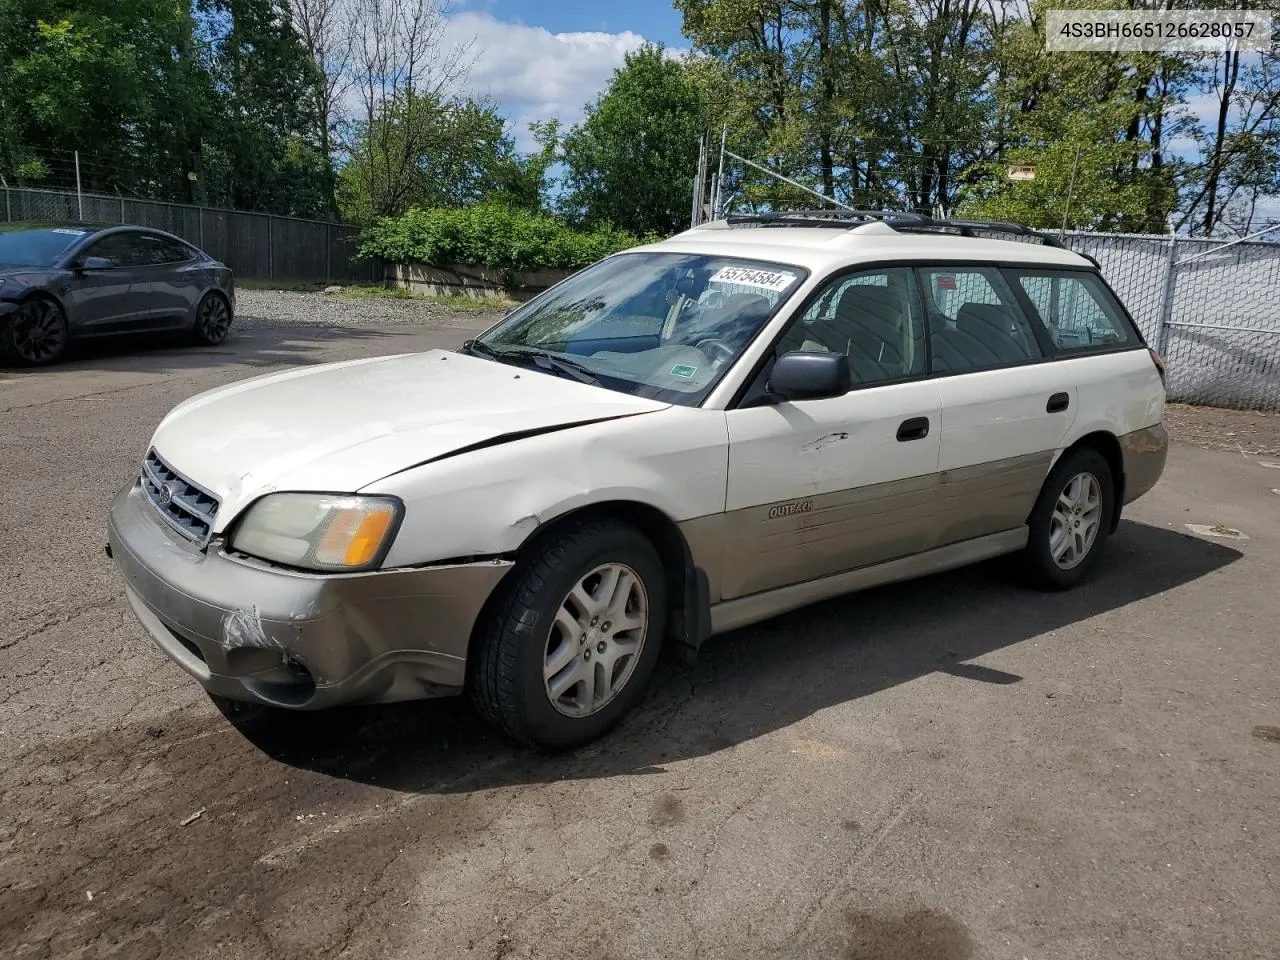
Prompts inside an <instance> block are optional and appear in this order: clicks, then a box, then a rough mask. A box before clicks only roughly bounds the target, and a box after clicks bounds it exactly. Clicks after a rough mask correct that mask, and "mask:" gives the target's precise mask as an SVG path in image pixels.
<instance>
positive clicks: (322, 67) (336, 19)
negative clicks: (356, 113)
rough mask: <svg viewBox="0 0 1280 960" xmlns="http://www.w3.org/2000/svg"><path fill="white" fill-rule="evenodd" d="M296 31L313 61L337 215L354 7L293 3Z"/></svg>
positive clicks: (319, 136)
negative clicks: (338, 145) (337, 162)
mask: <svg viewBox="0 0 1280 960" xmlns="http://www.w3.org/2000/svg"><path fill="white" fill-rule="evenodd" d="M290 8H291V10H292V13H293V16H292V23H293V28H294V29H295V30H296V31H297V32H298V39H299V41H300V42H301V44H302V49H303V51H304V52H305V53H306V55H307V58H308V59H309V60H310V61H311V66H312V73H311V77H312V80H311V84H312V85H311V119H312V122H313V123H314V124H315V139H316V144H317V146H318V148H319V152H320V163H321V164H322V171H323V176H324V180H325V200H326V206H327V207H328V210H329V213H330V215H331V216H335V217H336V216H337V215H338V201H337V195H336V187H337V172H336V171H335V169H334V152H335V150H334V148H335V142H336V135H337V132H338V129H339V126H340V124H341V123H342V119H343V100H344V98H345V97H346V95H347V94H348V93H349V92H350V90H351V84H352V78H351V72H350V66H351V56H352V36H351V33H352V29H351V7H350V4H349V3H347V2H346V0H290Z"/></svg>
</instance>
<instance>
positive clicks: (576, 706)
mask: <svg viewBox="0 0 1280 960" xmlns="http://www.w3.org/2000/svg"><path fill="white" fill-rule="evenodd" d="M614 571H617V574H618V576H617V579H616V580H615V579H613V572H614ZM606 578H609V579H606ZM628 578H632V579H628ZM609 583H614V584H615V590H614V595H615V596H616V597H617V598H618V600H615V601H614V602H613V603H612V604H610V602H609V597H608V596H606V594H607V593H608V592H609V586H608V585H609ZM498 591H499V592H498V593H497V594H496V595H495V597H494V601H493V602H492V603H491V604H490V606H489V609H488V610H487V611H486V613H485V615H484V618H483V619H482V621H481V624H480V626H479V629H478V631H477V635H476V639H475V643H474V647H473V654H472V660H473V666H472V670H471V676H470V678H469V683H468V686H469V688H470V692H471V698H472V701H473V702H474V703H475V705H476V707H477V709H478V710H479V712H480V714H481V715H482V716H483V717H484V718H485V719H486V720H488V721H489V722H490V723H491V724H492V725H494V726H495V727H497V728H498V729H499V730H500V731H502V732H503V733H504V734H506V735H507V736H508V737H510V738H511V739H513V740H516V741H517V742H519V743H522V744H525V745H527V746H531V747H534V748H536V749H540V750H549V751H550V750H564V749H567V748H570V747H575V746H578V745H580V744H584V743H587V742H588V741H590V740H594V739H596V738H597V737H599V736H601V735H602V734H604V733H605V731H607V730H608V729H609V728H610V727H612V726H613V725H614V724H615V723H617V722H618V720H620V719H621V718H622V717H623V716H624V715H625V714H626V713H627V712H628V711H630V710H631V709H632V707H634V706H635V705H636V703H637V702H638V701H639V700H640V698H641V697H642V696H643V695H644V692H645V688H646V687H647V686H648V685H649V681H650V679H651V678H652V676H653V670H654V667H655V665H656V664H657V661H658V655H659V652H660V647H661V644H662V635H663V628H664V625H665V623H666V613H667V587H666V577H665V575H664V572H663V567H662V560H661V558H660V557H659V556H658V552H657V550H655V549H654V547H653V544H652V543H650V542H649V540H648V539H647V538H645V537H644V536H643V535H642V534H641V533H640V532H639V531H638V530H636V529H635V528H634V527H631V526H629V525H627V524H624V523H621V522H617V521H613V520H581V521H578V522H575V523H572V524H571V525H569V526H567V527H566V528H565V529H563V530H560V531H555V532H553V533H551V534H550V535H549V536H547V537H546V538H544V539H542V540H540V541H538V542H536V543H535V544H534V545H533V546H532V547H531V548H530V550H529V551H528V553H527V554H526V555H524V556H522V557H521V558H520V560H519V561H518V563H517V565H516V567H515V569H514V570H513V571H512V574H511V575H510V576H508V577H507V578H506V579H504V580H503V582H502V583H501V584H500V585H499V587H498ZM619 601H620V602H619ZM609 617H613V620H610V619H608V618H609ZM614 621H617V622H618V623H637V624H638V625H637V626H632V627H630V628H627V627H621V628H620V627H619V626H617V624H616V623H615V622H614ZM584 637H585V638H586V639H585V640H584V639H583V638H584ZM628 650H630V651H631V652H630V653H629V654H628V652H627V651H628ZM597 686H598V687H599V691H598V692H597V691H596V687H597ZM589 692H590V693H592V694H593V696H590V697H588V693H589ZM557 693H559V696H558V697H556V694H557Z"/></svg>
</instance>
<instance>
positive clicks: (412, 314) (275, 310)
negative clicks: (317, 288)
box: [236, 290, 503, 327]
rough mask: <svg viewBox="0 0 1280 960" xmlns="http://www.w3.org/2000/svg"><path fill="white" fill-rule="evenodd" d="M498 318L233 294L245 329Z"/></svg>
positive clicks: (301, 296)
mask: <svg viewBox="0 0 1280 960" xmlns="http://www.w3.org/2000/svg"><path fill="white" fill-rule="evenodd" d="M502 316H503V311H502V310H501V309H497V310H492V311H490V310H482V311H471V310H456V309H453V308H451V307H447V306H445V305H443V304H440V303H437V302H435V301H434V300H429V299H425V298H423V299H410V298H407V297H405V298H396V297H386V298H374V297H370V298H367V299H366V298H356V297H343V296H326V295H325V294H323V293H310V292H297V291H292V290H237V291H236V323H237V324H243V325H244V326H255V325H267V326H276V325H279V324H282V323H298V324H309V325H314V326H322V327H327V326H346V327H349V326H370V325H375V324H376V325H380V326H381V325H386V324H397V323H402V324H430V325H432V326H447V325H451V324H456V323H465V324H467V325H469V326H480V325H488V324H490V323H495V322H497V321H498V320H501V319H502Z"/></svg>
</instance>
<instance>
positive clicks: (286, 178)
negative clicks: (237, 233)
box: [202, 0, 330, 216]
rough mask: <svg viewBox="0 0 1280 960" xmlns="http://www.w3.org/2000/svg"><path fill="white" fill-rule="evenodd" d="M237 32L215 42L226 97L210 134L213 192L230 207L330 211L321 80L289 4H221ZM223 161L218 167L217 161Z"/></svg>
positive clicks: (214, 62)
mask: <svg viewBox="0 0 1280 960" xmlns="http://www.w3.org/2000/svg"><path fill="white" fill-rule="evenodd" d="M221 2H222V3H223V4H224V6H223V7H222V10H223V11H225V14H226V16H227V18H228V21H229V29H228V30H227V31H226V32H225V34H222V35H221V36H218V37H216V38H215V39H213V40H212V41H211V56H210V72H211V74H212V77H213V79H214V82H215V85H216V89H217V90H218V92H219V93H220V94H221V96H220V99H219V101H218V103H217V104H216V109H217V121H216V123H215V124H214V125H213V126H211V127H210V128H209V129H207V130H205V131H204V132H203V137H202V140H203V143H204V151H205V158H204V162H203V164H202V165H203V168H204V179H205V181H206V183H207V189H208V195H209V196H211V197H213V198H215V200H216V202H218V203H219V204H221V205H225V206H232V207H240V208H245V209H250V210H263V209H266V210H274V211H277V212H279V213H285V214H292V215H297V216H310V215H316V214H322V213H324V212H326V211H327V209H328V206H329V201H330V195H329V189H330V186H329V182H328V179H327V177H328V171H327V169H326V163H325V155H324V153H323V145H322V144H319V143H317V142H316V140H315V139H314V134H315V132H316V129H317V124H316V119H315V114H314V100H313V96H312V91H313V90H314V87H315V83H316V77H315V67H314V64H313V62H312V60H311V58H310V57H309V56H308V55H307V53H306V51H305V50H304V49H303V46H302V44H301V42H300V41H299V38H298V35H297V34H296V33H295V32H294V29H293V26H292V23H291V14H290V10H289V7H288V6H287V5H286V4H285V3H283V2H282V0H221ZM215 160H216V161H217V162H216V163H215V162H213V161H215Z"/></svg>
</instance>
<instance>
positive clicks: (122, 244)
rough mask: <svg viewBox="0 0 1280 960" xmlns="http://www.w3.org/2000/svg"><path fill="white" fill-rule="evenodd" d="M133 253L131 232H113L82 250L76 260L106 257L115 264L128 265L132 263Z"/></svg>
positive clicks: (119, 265)
mask: <svg viewBox="0 0 1280 960" xmlns="http://www.w3.org/2000/svg"><path fill="white" fill-rule="evenodd" d="M132 255H133V243H132V242H131V240H130V236H129V234H127V233H111V234H108V235H107V236H105V237H103V238H102V239H101V240H98V241H95V242H94V243H91V244H90V245H89V246H88V247H86V248H85V249H84V250H82V251H80V255H79V256H78V257H76V262H77V263H84V261H85V259H86V258H88V257H105V258H106V259H108V260H110V261H111V263H112V264H113V265H114V266H117V267H128V266H131V265H132Z"/></svg>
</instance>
